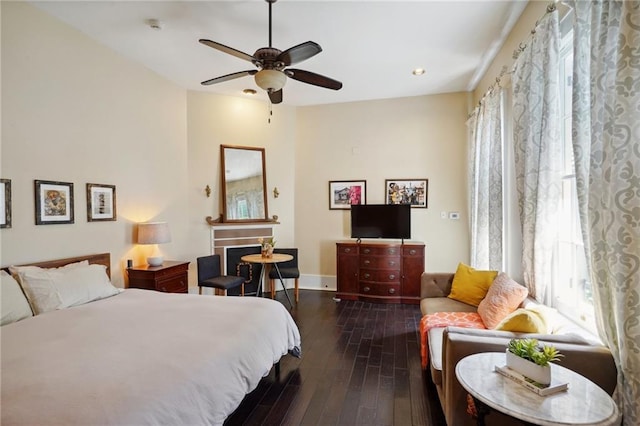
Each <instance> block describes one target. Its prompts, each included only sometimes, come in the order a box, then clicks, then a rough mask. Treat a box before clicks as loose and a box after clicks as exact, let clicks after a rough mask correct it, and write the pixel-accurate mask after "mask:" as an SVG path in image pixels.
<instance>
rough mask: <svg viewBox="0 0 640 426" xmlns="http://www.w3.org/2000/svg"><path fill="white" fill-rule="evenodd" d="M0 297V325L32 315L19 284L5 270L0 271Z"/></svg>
mask: <svg viewBox="0 0 640 426" xmlns="http://www.w3.org/2000/svg"><path fill="white" fill-rule="evenodd" d="M0 299H2V308H0V309H2V319H1V320H0V325H5V324H11V323H12V322H16V321H20V320H21V319H24V318H28V317H32V316H33V312H31V307H30V306H29V302H27V298H26V297H24V293H22V289H21V288H20V284H18V282H17V281H16V280H15V279H14V278H13V277H12V276H11V275H9V274H7V273H6V272H5V271H0Z"/></svg>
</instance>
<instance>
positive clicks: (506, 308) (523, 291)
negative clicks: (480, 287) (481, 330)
mask: <svg viewBox="0 0 640 426" xmlns="http://www.w3.org/2000/svg"><path fill="white" fill-rule="evenodd" d="M528 294H529V290H527V288H526V287H524V286H522V285H520V284H518V283H517V282H515V281H514V280H512V279H511V278H509V276H508V275H507V274H505V273H504V272H500V273H499V274H498V275H497V276H496V279H495V280H493V284H491V287H489V291H488V292H487V295H486V296H485V298H484V299H482V301H481V302H480V304H479V305H478V314H480V317H481V318H482V321H483V322H484V325H485V326H486V327H487V328H496V326H497V325H498V324H499V323H500V321H502V320H503V319H504V318H505V317H506V316H507V315H509V314H510V313H511V312H513V311H515V310H516V309H517V308H518V306H519V305H520V304H521V303H522V302H523V301H524V299H525V298H526V297H527V295H528Z"/></svg>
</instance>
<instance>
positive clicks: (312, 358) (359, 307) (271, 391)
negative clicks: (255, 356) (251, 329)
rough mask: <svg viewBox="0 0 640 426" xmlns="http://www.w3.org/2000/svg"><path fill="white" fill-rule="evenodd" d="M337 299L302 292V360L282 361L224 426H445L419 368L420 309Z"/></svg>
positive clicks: (297, 316)
mask: <svg viewBox="0 0 640 426" xmlns="http://www.w3.org/2000/svg"><path fill="white" fill-rule="evenodd" d="M334 295H335V293H333V292H323V291H310V290H307V291H305V290H301V291H300V302H299V304H298V305H297V306H295V307H294V308H293V309H292V310H291V311H290V312H291V315H292V316H293V318H294V320H295V322H296V323H297V324H298V327H299V329H300V334H301V336H302V358H301V359H298V358H294V357H292V356H291V355H286V356H285V357H283V358H282V360H281V363H280V375H279V377H276V373H275V368H274V369H272V371H271V372H270V373H269V375H268V376H267V377H265V378H263V379H262V380H261V381H260V384H259V385H258V387H257V388H256V389H255V390H254V391H253V392H251V393H250V394H249V395H247V396H246V397H245V399H244V400H243V402H242V404H241V405H240V406H239V407H238V409H237V410H236V411H235V412H234V413H233V414H232V415H231V416H229V418H228V419H227V421H226V422H225V425H396V426H400V425H402V426H404V425H428V426H440V425H445V422H444V417H443V415H442V411H441V409H440V404H439V402H438V399H437V395H436V390H435V388H434V387H433V384H432V383H431V381H430V380H429V379H428V377H427V376H426V375H423V373H422V370H421V368H420V350H419V334H418V330H419V320H420V308H419V307H418V306H417V305H385V304H373V303H364V302H353V301H341V302H335V301H334V300H333V296H334ZM278 300H279V301H281V302H282V303H283V304H284V305H285V306H287V307H288V306H289V305H288V303H287V301H286V298H285V297H284V293H282V292H279V293H278Z"/></svg>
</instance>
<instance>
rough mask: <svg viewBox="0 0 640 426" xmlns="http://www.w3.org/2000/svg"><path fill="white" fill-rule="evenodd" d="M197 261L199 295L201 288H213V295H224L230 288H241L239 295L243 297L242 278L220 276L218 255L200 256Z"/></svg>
mask: <svg viewBox="0 0 640 426" xmlns="http://www.w3.org/2000/svg"><path fill="white" fill-rule="evenodd" d="M197 261H198V293H199V294H202V287H209V288H214V289H215V294H221V295H226V294H227V290H229V289H230V288H235V287H238V286H242V288H241V291H240V294H241V295H242V296H244V277H237V276H235V275H222V273H221V269H220V255H219V254H212V255H209V256H202V257H199V258H198V259H197Z"/></svg>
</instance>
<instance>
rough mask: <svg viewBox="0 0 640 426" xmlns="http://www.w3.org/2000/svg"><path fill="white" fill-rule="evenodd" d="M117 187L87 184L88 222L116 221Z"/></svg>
mask: <svg viewBox="0 0 640 426" xmlns="http://www.w3.org/2000/svg"><path fill="white" fill-rule="evenodd" d="M116 218H117V217H116V186H115V185H103V184H99V183H88V184H87V221H88V222H100V221H109V220H116Z"/></svg>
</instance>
